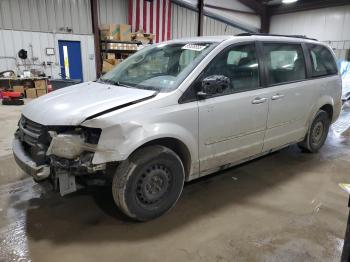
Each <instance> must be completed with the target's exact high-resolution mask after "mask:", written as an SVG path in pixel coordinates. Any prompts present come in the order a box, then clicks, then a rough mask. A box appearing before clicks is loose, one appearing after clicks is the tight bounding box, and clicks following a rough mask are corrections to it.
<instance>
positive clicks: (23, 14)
mask: <svg viewBox="0 0 350 262" xmlns="http://www.w3.org/2000/svg"><path fill="white" fill-rule="evenodd" d="M67 27H68V28H71V29H72V30H73V33H74V34H91V33H92V26H91V11H90V0H0V29H10V30H21V31H23V30H26V31H36V32H57V33H66V32H65V31H64V30H62V28H67Z"/></svg>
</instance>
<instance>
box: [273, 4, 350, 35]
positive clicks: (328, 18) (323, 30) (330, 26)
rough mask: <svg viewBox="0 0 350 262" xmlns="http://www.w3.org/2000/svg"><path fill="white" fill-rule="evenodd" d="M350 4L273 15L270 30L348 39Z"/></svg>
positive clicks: (279, 32) (277, 32)
mask: <svg viewBox="0 0 350 262" xmlns="http://www.w3.org/2000/svg"><path fill="white" fill-rule="evenodd" d="M349 25H350V5H347V6H338V7H332V8H323V9H316V10H311V11H303V12H296V13H290V14H281V15H275V16H272V18H271V27H270V32H271V33H274V34H301V35H307V36H308V37H312V38H317V39H319V40H321V41H344V40H350V29H349Z"/></svg>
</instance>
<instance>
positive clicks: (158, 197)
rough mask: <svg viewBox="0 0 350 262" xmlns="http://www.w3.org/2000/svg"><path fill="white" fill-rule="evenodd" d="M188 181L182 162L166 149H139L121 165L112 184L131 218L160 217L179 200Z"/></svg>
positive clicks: (116, 195)
mask: <svg viewBox="0 0 350 262" xmlns="http://www.w3.org/2000/svg"><path fill="white" fill-rule="evenodd" d="M184 181H185V171H184V167H183V164H182V162H181V159H180V158H179V156H178V155H177V154H175V152H174V151H172V150H171V149H169V148H167V147H164V146H159V145H155V146H147V147H144V148H140V149H139V150H137V151H136V152H135V153H133V154H132V155H131V156H130V157H129V158H128V159H127V160H125V161H123V162H122V163H120V165H119V166H118V167H117V170H116V172H115V174H114V177H113V181H112V192H113V198H114V201H115V203H116V205H117V206H118V207H119V209H120V210H121V211H122V212H123V213H124V214H125V215H127V216H128V217H130V218H132V219H134V220H138V221H147V220H151V219H154V218H156V217H159V216H160V215H162V214H164V213H165V212H166V211H168V210H169V209H170V208H172V207H173V206H174V205H175V203H176V202H177V200H178V199H179V197H180V195H181V192H182V189H183V185H184Z"/></svg>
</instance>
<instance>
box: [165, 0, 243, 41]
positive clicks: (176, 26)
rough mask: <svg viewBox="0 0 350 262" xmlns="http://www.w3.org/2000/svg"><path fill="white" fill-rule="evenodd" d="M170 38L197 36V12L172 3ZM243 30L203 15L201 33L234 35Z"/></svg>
mask: <svg viewBox="0 0 350 262" xmlns="http://www.w3.org/2000/svg"><path fill="white" fill-rule="evenodd" d="M171 24H172V26H171V32H172V39H176V38H182V37H190V36H197V25H198V14H197V12H195V11H193V10H190V9H188V8H185V7H182V6H179V5H177V4H174V3H173V4H172V21H171ZM242 32H244V31H243V30H241V29H238V28H236V27H233V26H231V25H228V24H226V23H224V22H221V21H218V20H216V19H213V18H211V17H208V16H204V20H203V35H235V34H239V33H242Z"/></svg>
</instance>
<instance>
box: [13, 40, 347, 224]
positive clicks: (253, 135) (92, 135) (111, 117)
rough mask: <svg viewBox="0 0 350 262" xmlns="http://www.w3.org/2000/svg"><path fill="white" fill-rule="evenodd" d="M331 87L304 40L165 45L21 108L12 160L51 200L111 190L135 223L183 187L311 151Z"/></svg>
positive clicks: (331, 67)
mask: <svg viewBox="0 0 350 262" xmlns="http://www.w3.org/2000/svg"><path fill="white" fill-rule="evenodd" d="M341 91H342V90H341V78H340V76H339V75H338V70H337V66H336V63H335V59H334V54H333V52H332V50H331V49H330V48H329V47H328V46H326V45H324V44H322V43H320V42H318V41H316V40H313V39H308V38H305V37H298V36H293V37H291V36H276V35H275V36H272V35H255V34H241V35H238V36H222V37H218V36H216V37H198V38H188V39H180V40H173V41H169V42H165V43H160V44H156V45H151V46H149V47H146V48H144V49H142V50H141V51H139V52H137V53H136V54H134V55H132V56H131V57H129V58H128V59H126V60H125V61H124V62H122V63H121V64H120V65H119V66H118V67H116V68H115V69H114V70H112V71H110V72H109V73H107V74H105V75H104V76H102V77H101V78H100V79H98V80H97V81H95V82H87V83H82V84H78V85H75V86H71V87H67V88H64V89H61V90H57V91H54V92H52V93H50V94H48V95H45V96H42V97H40V98H37V99H35V100H34V101H32V102H30V103H29V104H28V105H27V106H26V107H25V108H24V109H23V111H22V116H21V119H20V121H19V124H18V125H19V127H18V130H17V131H16V133H15V139H14V142H13V152H14V156H15V159H16V161H17V163H18V165H19V166H20V167H21V168H22V169H23V170H24V171H25V172H27V173H28V174H29V175H31V176H32V177H33V178H34V179H35V180H36V181H38V182H39V181H43V180H49V181H51V183H52V184H53V186H54V188H55V189H56V190H58V191H60V193H61V195H65V194H68V193H71V192H74V191H75V190H76V189H77V187H78V185H81V184H88V185H89V184H107V185H111V188H112V192H113V197H114V200H115V203H116V205H117V206H118V207H119V208H120V209H121V210H122V212H124V213H125V214H126V215H127V216H129V217H130V218H132V219H135V220H139V221H146V220H150V219H153V218H155V217H158V216H160V215H161V214H163V213H164V212H166V211H167V210H169V209H170V208H171V207H173V206H174V205H175V203H176V201H177V200H178V198H179V196H180V194H181V191H182V189H183V185H184V182H186V181H190V180H193V179H196V178H199V177H201V176H204V175H207V174H210V173H213V172H215V171H218V170H222V169H224V168H228V167H231V166H233V165H237V164H239V163H242V162H245V161H248V160H251V159H254V158H256V157H259V156H262V155H265V154H268V153H270V152H273V151H276V150H278V149H281V148H283V147H286V146H288V145H291V144H295V143H297V144H298V145H299V146H300V148H301V149H302V150H303V151H307V152H312V153H314V152H317V151H318V150H319V149H320V148H321V147H322V145H323V144H324V142H325V140H326V137H327V133H328V129H329V126H330V125H331V123H333V122H334V121H335V120H336V119H337V118H338V116H339V113H340V110H341V104H342V103H341V93H342V92H341Z"/></svg>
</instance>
